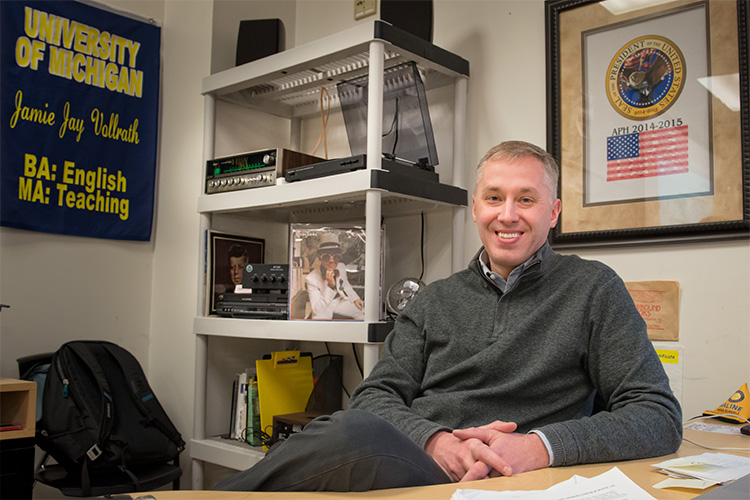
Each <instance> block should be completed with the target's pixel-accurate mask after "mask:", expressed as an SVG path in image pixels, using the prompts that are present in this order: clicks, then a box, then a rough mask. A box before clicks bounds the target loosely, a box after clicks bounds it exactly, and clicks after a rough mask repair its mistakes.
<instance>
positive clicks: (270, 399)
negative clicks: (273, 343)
mask: <svg viewBox="0 0 750 500" xmlns="http://www.w3.org/2000/svg"><path fill="white" fill-rule="evenodd" d="M255 370H256V374H257V377H258V400H259V405H260V427H261V429H262V430H263V432H265V433H266V434H268V435H269V436H270V435H272V434H273V417H274V415H284V414H286V413H297V412H302V411H305V407H306V406H307V400H308V399H309V398H310V394H311V393H312V390H313V376H312V358H311V357H310V356H301V355H300V352H299V351H275V352H272V353H271V359H259V360H257V361H256V362H255Z"/></svg>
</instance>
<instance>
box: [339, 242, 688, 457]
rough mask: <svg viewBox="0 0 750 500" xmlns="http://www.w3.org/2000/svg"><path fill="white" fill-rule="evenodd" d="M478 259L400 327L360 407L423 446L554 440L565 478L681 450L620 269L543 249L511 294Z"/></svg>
mask: <svg viewBox="0 0 750 500" xmlns="http://www.w3.org/2000/svg"><path fill="white" fill-rule="evenodd" d="M478 256H479V253H478V254H477V256H476V257H475V258H474V259H473V260H472V262H471V263H470V265H469V268H468V269H466V270H464V271H460V272H458V273H455V274H453V275H452V276H450V277H448V278H446V279H444V280H440V281H436V282H434V283H432V284H430V285H429V286H428V287H427V288H425V290H424V291H423V292H421V293H420V294H419V295H417V296H416V298H415V299H414V300H413V301H412V302H411V303H410V304H409V305H408V306H407V308H406V309H405V310H404V312H403V313H401V314H400V315H399V317H398V318H397V321H396V325H395V328H394V330H393V332H392V333H391V334H390V335H389V336H388V337H387V338H386V341H385V345H384V347H383V352H382V356H381V359H380V361H379V362H378V363H377V364H376V365H375V367H374V369H373V370H372V373H371V374H370V375H369V377H368V378H367V379H366V380H364V381H363V382H362V384H361V385H360V386H359V387H357V389H356V390H355V392H354V394H353V395H352V399H351V403H350V407H352V408H360V409H363V410H368V411H371V412H373V413H375V414H377V415H380V416H381V417H383V418H385V419H386V420H388V421H389V422H391V423H392V424H393V425H395V426H396V427H397V428H398V429H400V430H401V431H402V432H404V433H405V434H406V435H407V436H409V437H410V438H411V439H412V440H413V441H415V442H416V443H417V444H419V445H420V446H424V444H425V442H426V441H427V439H428V438H429V437H430V436H431V435H432V434H433V433H435V432H437V431H438V430H441V429H446V430H450V429H455V428H465V427H472V426H479V425H484V424H487V423H489V422H492V421H494V420H504V421H512V422H516V423H517V424H518V431H519V432H528V431H530V430H532V429H534V430H539V431H541V432H543V433H544V435H545V436H546V437H547V439H548V441H549V444H550V446H551V448H552V452H553V456H554V461H553V463H552V465H555V466H558V465H574V464H581V463H592V462H606V461H614V460H626V459H634V458H646V457H652V456H658V455H664V454H668V453H672V452H674V451H675V450H676V449H677V448H678V447H679V445H680V441H681V437H682V425H681V418H682V414H681V410H680V406H679V403H678V402H677V400H676V399H675V398H674V396H673V394H672V391H671V390H670V388H669V383H668V379H667V377H666V375H665V373H664V369H663V368H662V366H661V362H660V361H659V358H658V356H657V355H656V352H655V351H654V348H653V346H652V344H651V342H650V341H649V340H648V337H647V334H646V325H645V323H644V322H643V320H642V318H641V317H640V315H639V314H638V312H637V311H636V308H635V306H634V304H633V301H632V300H631V298H630V295H629V294H628V292H627V290H626V288H625V285H624V283H623V282H622V280H621V279H620V278H619V277H618V276H617V274H616V273H615V272H614V271H613V270H612V269H610V268H609V267H607V266H605V265H604V264H602V263H599V262H593V261H586V260H583V259H581V258H579V257H576V256H563V255H559V254H557V253H555V252H554V251H553V250H552V249H551V248H550V247H549V246H548V245H546V244H545V246H543V247H542V249H541V250H540V251H539V252H538V253H537V256H536V259H535V261H534V262H533V263H532V264H531V265H529V266H528V267H527V268H526V269H525V270H524V271H523V273H522V274H521V276H520V277H519V279H518V280H517V281H516V282H515V283H514V284H513V285H512V286H511V287H510V289H509V290H506V292H505V293H502V292H501V291H500V290H499V289H497V288H496V287H495V286H494V285H492V284H491V283H490V282H489V280H488V279H487V278H486V277H485V276H484V275H483V274H482V272H481V267H480V265H479V263H478Z"/></svg>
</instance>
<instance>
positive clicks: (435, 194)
mask: <svg viewBox="0 0 750 500" xmlns="http://www.w3.org/2000/svg"><path fill="white" fill-rule="evenodd" d="M414 168H416V167H414ZM370 175H371V177H370V185H371V186H372V187H373V188H379V189H385V190H386V191H390V192H392V193H399V194H403V195H407V196H414V197H417V198H423V199H425V200H434V201H439V202H443V203H449V204H451V205H456V206H461V207H465V206H468V200H469V194H468V192H467V191H466V190H465V189H462V188H458V187H456V186H451V185H449V184H440V183H439V182H432V181H416V182H415V178H414V177H412V176H410V175H401V174H399V173H397V172H392V171H389V170H372V173H371V174H370Z"/></svg>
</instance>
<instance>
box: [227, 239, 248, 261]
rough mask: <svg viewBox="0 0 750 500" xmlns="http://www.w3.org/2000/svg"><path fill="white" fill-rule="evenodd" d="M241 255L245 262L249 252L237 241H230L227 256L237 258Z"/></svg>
mask: <svg viewBox="0 0 750 500" xmlns="http://www.w3.org/2000/svg"><path fill="white" fill-rule="evenodd" d="M237 257H242V260H244V261H245V262H247V261H248V260H249V259H250V254H249V253H248V251H247V248H245V247H244V246H242V245H240V244H238V243H232V245H231V246H230V247H229V258H230V259H231V258H237Z"/></svg>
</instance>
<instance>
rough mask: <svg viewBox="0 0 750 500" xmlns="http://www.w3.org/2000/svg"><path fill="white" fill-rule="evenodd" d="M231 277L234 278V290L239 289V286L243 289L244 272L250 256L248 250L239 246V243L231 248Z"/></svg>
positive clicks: (229, 252)
mask: <svg viewBox="0 0 750 500" xmlns="http://www.w3.org/2000/svg"><path fill="white" fill-rule="evenodd" d="M228 254H229V275H230V276H231V278H232V285H233V287H232V290H231V291H234V289H236V288H237V286H240V287H242V270H243V269H244V268H245V266H246V265H247V264H248V263H249V260H250V255H249V254H248V252H247V249H246V248H245V247H244V246H242V245H239V244H237V243H234V244H233V245H232V246H230V247H229V251H228Z"/></svg>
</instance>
